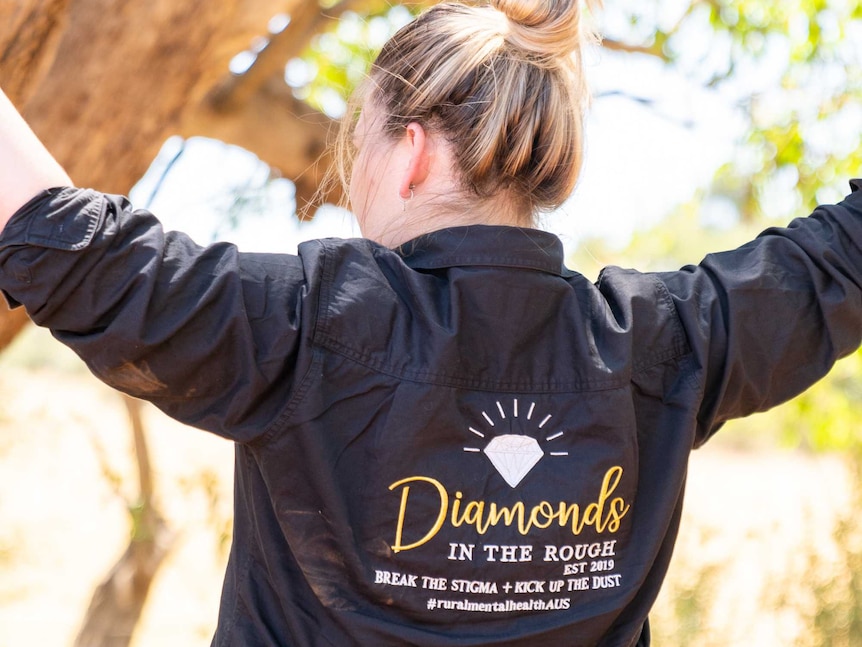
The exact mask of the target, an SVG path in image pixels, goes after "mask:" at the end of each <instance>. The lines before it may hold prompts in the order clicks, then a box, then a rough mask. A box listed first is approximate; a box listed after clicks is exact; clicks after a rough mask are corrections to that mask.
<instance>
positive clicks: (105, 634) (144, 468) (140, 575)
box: [75, 395, 174, 647]
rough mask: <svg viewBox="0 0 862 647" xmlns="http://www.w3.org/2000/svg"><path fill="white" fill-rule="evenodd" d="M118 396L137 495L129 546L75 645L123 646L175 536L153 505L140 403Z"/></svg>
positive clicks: (89, 612)
mask: <svg viewBox="0 0 862 647" xmlns="http://www.w3.org/2000/svg"><path fill="white" fill-rule="evenodd" d="M122 397H123V400H124V402H125V404H126V409H127V411H128V414H129V421H130V423H131V426H132V435H133V437H134V441H135V456H136V458H137V463H138V481H139V488H140V497H139V501H138V503H137V504H135V505H134V506H129V514H130V515H131V520H132V532H131V538H130V540H129V546H128V547H127V548H126V551H125V552H124V553H123V556H122V557H120V559H119V561H118V562H117V563H116V564H115V565H114V567H113V568H112V569H111V570H110V571H109V572H108V574H107V576H106V577H105V579H104V580H103V581H102V583H101V584H100V585H99V586H98V588H97V589H96V591H95V593H94V594H93V597H92V598H91V600H90V606H89V608H88V609H87V615H86V616H85V618H84V624H83V626H82V627H81V630H80V632H79V633H78V636H77V638H76V639H75V647H127V645H128V644H129V643H130V642H131V640H132V636H133V635H134V631H135V627H136V626H137V624H138V620H139V619H140V617H141V612H142V611H143V608H144V604H145V603H146V601H147V595H148V594H149V591H150V587H151V585H152V583H153V579H154V578H155V576H156V572H157V571H158V569H159V566H161V564H162V562H163V561H164V559H165V557H166V556H167V554H168V552H169V551H170V549H171V546H172V545H173V543H174V534H173V533H172V532H171V530H170V529H169V528H168V525H167V523H165V520H164V519H163V518H162V516H161V514H159V511H158V510H157V508H156V506H155V501H154V492H153V478H152V469H151V466H150V454H149V450H148V448H147V442H146V434H145V430H144V424H143V419H142V417H141V405H142V403H141V402H140V400H135V399H134V398H130V397H128V396H125V395H124V396H122Z"/></svg>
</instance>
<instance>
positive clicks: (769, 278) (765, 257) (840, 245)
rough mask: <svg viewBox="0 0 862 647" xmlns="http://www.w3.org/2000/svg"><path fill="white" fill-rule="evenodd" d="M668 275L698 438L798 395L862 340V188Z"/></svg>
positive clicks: (704, 437) (668, 284) (700, 438)
mask: <svg viewBox="0 0 862 647" xmlns="http://www.w3.org/2000/svg"><path fill="white" fill-rule="evenodd" d="M857 187H858V185H857V184H856V182H855V181H854V183H853V189H854V192H853V193H852V194H851V195H849V196H848V197H847V198H846V199H845V200H844V201H843V202H842V203H840V204H838V205H833V206H822V207H819V208H818V209H817V210H816V211H815V212H814V213H813V214H812V215H811V216H809V217H807V218H800V219H797V220H794V221H793V222H792V223H791V224H790V225H789V226H788V227H786V228H772V229H768V230H766V231H765V232H764V233H763V234H761V235H760V236H759V237H758V238H757V239H755V240H754V241H752V242H751V243H749V244H747V245H744V246H742V247H740V248H739V249H736V250H733V251H729V252H723V253H719V254H712V255H709V256H707V257H706V258H705V259H704V261H703V262H702V263H700V265H697V266H689V267H685V268H683V269H682V270H680V271H679V272H672V273H666V274H662V275H660V277H661V279H662V280H663V281H664V282H665V284H666V285H667V287H668V289H669V291H670V293H671V295H672V297H673V300H674V305H675V307H676V310H677V313H678V316H679V317H680V319H681V321H682V324H683V327H684V328H685V330H686V333H687V337H688V340H689V343H690V345H691V348H692V351H693V357H694V361H695V362H696V363H697V366H696V374H697V375H699V376H700V379H699V383H698V388H700V389H702V400H701V407H700V411H699V413H698V418H697V427H698V429H697V443H698V444H702V443H703V442H705V441H706V440H707V439H708V438H709V436H710V435H711V434H712V433H714V432H715V431H716V430H717V429H718V428H719V427H720V426H721V425H722V424H723V423H724V422H725V421H727V420H729V419H731V418H738V417H742V416H746V415H749V414H751V413H754V412H757V411H764V410H766V409H768V408H770V407H773V406H775V405H777V404H780V403H781V402H784V401H786V400H788V399H790V398H792V397H793V396H795V395H798V394H799V393H801V392H802V391H804V390H805V389H806V388H808V387H809V386H811V385H812V384H813V383H814V382H816V381H817V380H819V379H820V378H821V377H823V376H824V375H825V374H826V373H827V372H828V371H829V369H830V368H831V367H832V365H833V364H834V362H835V361H836V360H837V359H839V358H840V357H842V356H844V355H847V354H849V353H851V352H852V351H854V350H855V349H856V348H857V347H858V346H859V344H860V341H862V249H860V245H862V192H857Z"/></svg>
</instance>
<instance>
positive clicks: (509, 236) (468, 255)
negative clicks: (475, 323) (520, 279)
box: [395, 225, 573, 276]
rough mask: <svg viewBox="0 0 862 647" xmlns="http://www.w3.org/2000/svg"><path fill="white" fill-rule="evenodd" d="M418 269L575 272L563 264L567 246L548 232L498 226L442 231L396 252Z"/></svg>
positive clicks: (418, 239)
mask: <svg viewBox="0 0 862 647" xmlns="http://www.w3.org/2000/svg"><path fill="white" fill-rule="evenodd" d="M395 252H396V253H398V254H399V255H400V256H401V257H402V258H403V259H404V262H405V263H407V265H408V266H409V267H411V268H413V269H417V270H423V269H425V270H432V269H442V268H446V267H455V266H462V267H463V266H477V265H484V266H498V267H519V268H523V269H530V270H539V271H540V272H548V273H550V274H556V275H558V276H571V275H572V274H573V272H571V271H569V270H568V269H566V267H565V266H564V264H563V260H564V259H563V244H562V242H560V239H559V238H557V237H556V236H554V235H553V234H549V233H548V232H545V231H540V230H538V229H526V228H520V227H503V226H497V225H470V226H467V227H451V228H448V229H441V230H439V231H434V232H431V233H428V234H424V235H422V236H420V237H419V238H415V239H413V240H411V241H409V242H407V243H404V244H403V245H401V246H399V247H398V248H396V249H395Z"/></svg>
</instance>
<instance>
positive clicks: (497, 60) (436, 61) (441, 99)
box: [338, 0, 600, 219]
mask: <svg viewBox="0 0 862 647" xmlns="http://www.w3.org/2000/svg"><path fill="white" fill-rule="evenodd" d="M588 3H589V4H590V5H591V6H594V7H597V6H598V5H599V3H600V0H592V1H590V0H588ZM585 34H586V30H585V29H583V28H582V12H581V7H580V0H491V1H490V3H489V4H484V5H481V6H468V5H464V4H460V3H449V2H447V3H443V4H438V5H435V6H433V7H432V8H431V9H429V10H428V11H426V12H425V13H423V14H422V15H420V16H419V17H418V18H417V19H416V20H415V21H413V22H411V23H409V24H408V25H406V26H405V27H403V28H402V29H401V30H399V31H398V32H397V33H396V34H395V35H394V36H393V37H392V38H391V39H390V40H389V41H388V42H387V43H386V45H384V47H383V49H382V51H381V52H380V54H379V56H378V57H377V60H376V61H375V62H374V65H373V66H372V69H371V72H370V74H369V77H368V81H367V82H366V84H365V86H364V87H362V88H360V90H359V91H358V92H357V94H356V95H355V97H354V99H353V101H352V103H351V107H350V112H349V113H348V116H347V117H346V118H345V123H344V127H343V128H342V132H341V136H340V137H339V140H340V141H339V143H340V146H339V148H340V149H341V154H340V155H339V156H338V157H339V159H340V161H341V169H340V172H341V178H342V182H344V183H345V187H346V186H347V184H348V178H349V177H350V170H349V165H350V164H351V163H352V155H350V154H349V152H348V150H349V143H350V138H351V136H352V129H353V126H354V125H355V120H356V117H357V116H358V111H359V110H360V109H361V106H362V105H363V104H365V105H368V104H369V103H370V104H372V105H374V106H375V108H377V109H379V110H380V112H381V117H382V122H383V131H384V132H385V133H387V134H389V135H391V136H392V137H393V138H397V137H399V136H401V135H402V134H403V132H404V128H405V126H407V124H409V123H410V122H414V121H415V122H419V123H421V124H422V125H423V127H425V128H426V129H428V130H430V131H431V132H435V133H438V134H441V135H442V136H443V137H444V138H445V139H446V140H447V141H448V142H449V143H450V145H451V149H452V151H453V154H454V157H455V159H456V162H457V166H458V169H457V170H458V173H459V174H460V181H461V183H462V185H463V187H464V189H465V190H466V191H467V193H468V195H473V196H475V197H478V198H480V199H485V198H495V197H497V196H499V195H500V194H501V192H505V193H506V197H507V198H508V199H511V200H514V201H515V202H516V206H517V207H519V208H520V209H523V210H525V211H526V212H527V213H528V217H529V218H530V219H532V217H533V216H534V215H535V214H536V213H537V212H540V211H546V210H550V209H553V208H556V207H558V206H559V205H560V204H562V202H563V201H564V200H565V199H566V198H567V197H568V196H569V195H570V194H571V193H572V191H573V190H574V188H575V185H576V183H577V180H578V176H579V174H580V170H581V166H582V161H583V118H584V113H585V110H586V106H587V104H588V101H589V93H588V90H587V86H586V83H585V81H584V73H583V60H582V47H583V43H584V39H585ZM345 193H346V191H345Z"/></svg>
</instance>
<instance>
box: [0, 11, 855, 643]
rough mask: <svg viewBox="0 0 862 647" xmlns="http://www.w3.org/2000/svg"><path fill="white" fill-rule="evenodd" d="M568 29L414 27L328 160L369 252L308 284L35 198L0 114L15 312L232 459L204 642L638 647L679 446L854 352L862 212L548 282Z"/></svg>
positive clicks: (356, 252)
mask: <svg viewBox="0 0 862 647" xmlns="http://www.w3.org/2000/svg"><path fill="white" fill-rule="evenodd" d="M580 22H581V14H580V11H579V6H578V3H577V2H576V1H575V0H571V1H565V0H556V1H548V0H492V2H491V4H490V6H481V7H466V6H462V5H459V4H445V5H439V6H436V7H434V8H433V9H431V10H429V11H428V12H427V13H425V14H424V15H423V16H422V17H420V18H419V19H418V20H416V21H415V22H414V23H412V24H410V25H408V26H406V27H405V28H404V29H402V30H401V31H400V32H399V33H398V34H396V35H395V36H394V37H393V39H392V40H391V41H390V42H389V43H388V44H387V45H386V46H385V47H384V49H383V51H382V52H381V54H380V57H379V58H378V60H377V62H376V64H375V66H374V68H373V70H372V72H371V74H370V76H369V81H368V83H367V84H366V87H364V88H363V89H362V91H361V93H360V95H359V98H358V99H357V101H358V103H357V105H358V106H361V111H357V113H358V114H359V117H358V119H357V120H356V121H355V122H353V121H348V122H347V127H346V129H345V132H344V133H343V138H342V149H343V150H344V151H347V153H348V155H347V158H348V161H350V159H352V160H353V162H354V163H353V167H352V170H351V169H350V168H348V165H347V164H345V165H344V166H343V167H342V171H343V176H344V177H345V178H346V177H348V176H351V181H350V182H349V185H350V186H349V195H350V200H351V202H352V206H353V208H354V210H355V211H356V214H357V217H358V219H359V222H360V225H361V228H362V232H363V235H364V236H365V238H364V239H361V240H350V241H336V240H327V241H316V242H310V243H306V244H304V245H302V246H301V247H300V250H299V255H298V256H287V255H263V254H240V253H238V252H237V251H236V250H235V249H234V248H233V247H232V246H230V245H215V246H212V247H210V248H207V249H201V248H199V247H197V246H196V245H194V244H193V243H192V242H191V241H189V240H188V238H187V237H185V236H183V235H182V234H177V233H164V232H163V231H162V229H161V228H160V227H159V224H158V222H157V221H156V220H155V219H154V218H153V217H152V216H151V215H150V214H148V213H146V212H141V211H134V210H132V208H131V207H130V205H129V204H128V202H127V201H126V200H125V199H124V198H121V197H116V196H106V195H102V194H99V193H96V192H94V191H85V190H77V189H71V188H60V189H50V187H57V186H59V187H63V186H71V181H70V180H69V178H67V177H66V175H65V174H64V173H63V171H62V169H60V168H59V167H58V166H57V165H56V163H55V162H54V161H53V160H52V159H51V158H50V156H49V155H48V154H47V153H46V152H45V151H44V149H42V147H41V146H40V145H39V144H38V142H37V141H36V140H35V137H33V136H32V134H31V133H30V132H29V131H28V130H27V129H26V126H24V124H23V122H21V120H20V118H19V117H18V116H17V114H16V113H15V112H14V110H13V109H12V108H11V106H9V105H8V102H6V103H4V104H3V106H2V115H0V124H2V125H0V151H2V152H0V171H2V173H0V176H2V178H3V179H2V183H3V187H2V191H0V218H3V219H4V220H5V219H9V218H10V217H11V219H10V220H9V222H8V224H7V225H6V227H5V230H4V231H3V234H2V236H0V287H2V289H3V290H4V292H5V293H6V294H7V295H8V298H9V299H10V302H11V303H13V304H18V303H20V304H24V305H25V306H26V307H27V309H28V312H29V313H30V315H31V316H32V317H33V319H34V320H35V321H36V322H37V323H39V324H41V325H44V326H48V327H50V328H51V329H52V330H53V331H54V334H55V335H56V336H57V337H58V338H59V339H61V340H62V341H63V342H65V343H67V344H68V345H70V346H71V347H72V348H74V349H75V350H76V351H77V352H78V353H79V354H80V355H81V357H83V358H84V360H85V361H86V362H87V363H88V365H89V366H90V368H91V369H92V370H93V371H94V372H95V373H96V374H97V375H98V376H99V377H101V378H102V379H103V380H105V381H106V382H107V383H109V384H111V385H113V386H115V387H116V388H118V389H121V390H124V391H126V392H129V393H132V394H134V395H137V396H139V397H142V398H146V399H148V400H150V401H152V402H154V403H155V404H156V405H158V406H159V407H160V408H162V409H163V410H165V411H166V412H167V413H168V414H170V415H172V416H174V417H176V418H178V419H180V420H182V421H185V422H187V423H189V424H192V425H195V426H198V427H200V428H202V429H207V430H209V431H212V432H215V433H218V434H221V435H223V436H226V437H228V438H231V439H233V440H234V441H236V503H235V531H234V538H233V545H232V548H231V557H230V562H229V565H228V569H227V575H226V579H225V585H224V591H223V594H222V604H221V610H220V616H219V625H218V630H217V633H216V636H215V639H214V644H217V645H374V646H377V645H429V646H431V645H433V646H437V645H512V646H514V645H525V646H526V645H529V646H536V645H554V646H557V645H612V646H618V645H626V646H629V645H636V644H637V645H647V644H648V643H649V630H648V624H647V614H648V612H649V609H650V606H651V605H652V604H653V601H654V600H655V597H656V594H657V592H658V590H659V588H660V586H661V582H662V579H663V577H664V575H665V571H666V569H667V565H668V562H669V560H670V555H671V552H672V549H673V544H674V541H675V537H676V533H677V528H678V524H679V518H680V511H681V506H682V500H683V490H684V482H685V474H686V467H687V460H688V455H689V452H690V451H691V449H692V448H693V447H696V446H698V445H700V444H702V443H703V442H705V441H706V440H707V439H708V438H709V437H710V435H711V434H712V433H714V432H715V431H716V430H717V429H718V428H719V427H720V426H721V425H722V424H723V422H724V421H726V420H728V419H730V418H733V417H738V416H744V415H747V414H749V413H751V412H753V411H757V410H762V409H766V408H768V407H770V406H773V405H775V404H777V403H779V402H781V401H783V400H785V399H787V398H789V397H791V396H792V395H794V394H796V393H798V392H800V391H801V390H803V389H805V388H806V387H807V386H808V385H810V384H812V383H813V382H815V381H816V380H817V379H819V378H820V377H821V376H822V375H824V374H825V373H826V372H827V371H828V369H829V367H830V366H831V365H832V363H833V362H834V361H835V359H836V358H838V357H839V356H841V355H844V354H846V353H849V352H851V351H852V350H853V349H854V348H856V347H857V345H858V344H859V342H860V323H862V290H860V282H862V253H860V249H859V243H860V242H862V226H860V224H862V223H860V217H862V194H853V195H851V196H849V197H848V198H847V199H846V200H845V201H844V202H843V203H841V204H839V205H836V206H830V207H823V208H821V209H819V210H818V211H817V212H815V214H813V215H812V216H811V217H809V218H805V219H801V220H798V221H795V222H794V223H793V224H791V226H790V227H789V228H787V229H782V230H779V229H774V230H770V231H768V232H766V233H765V234H764V235H762V236H761V237H759V238H758V239H757V240H755V241H754V242H752V243H750V244H749V245H746V246H744V247H742V248H740V249H738V250H736V251H732V252H728V253H724V254H717V255H713V256H710V257H708V258H707V259H706V260H705V261H704V262H703V263H702V264H701V265H699V266H697V267H688V268H685V269H683V270H681V271H679V272H669V273H662V274H641V273H638V272H635V271H628V270H621V269H618V268H609V269H607V270H606V271H605V272H603V273H602V276H601V278H600V279H599V281H598V282H597V284H595V285H593V284H591V283H589V282H588V281H586V280H585V279H584V278H583V277H582V276H580V275H578V274H576V273H574V272H571V271H570V270H568V269H566V268H565V267H564V265H563V254H562V248H561V245H560V242H559V241H558V240H557V239H556V238H555V237H553V236H551V235H549V234H547V233H544V232H541V231H538V230H536V229H533V228H532V224H533V218H534V217H535V216H536V214H538V213H540V212H541V211H542V210H545V209H550V208H553V207H556V206H558V205H559V204H560V203H561V202H562V201H563V200H564V199H565V198H566V197H567V196H568V195H569V193H570V192H571V191H572V189H573V187H574V185H575V183H576V180H577V177H578V172H579V169H580V165H581V143H582V136H581V121H582V115H583V107H584V105H585V102H586V89H585V87H584V85H583V82H582V79H583V74H582V71H581V67H580V62H579V61H580V46H581V28H580ZM351 146H355V149H356V150H355V155H353V154H352V152H351V151H350V150H349V149H350V147H351ZM33 195H36V196H37V197H35V198H33V199H32V200H31V199H30V198H31V197H32V196H33ZM28 200H29V202H28ZM25 202H27V204H26V205H24V203H25ZM22 205H24V206H22ZM15 212H17V213H15ZM13 213H14V214H15V215H14V216H13Z"/></svg>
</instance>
